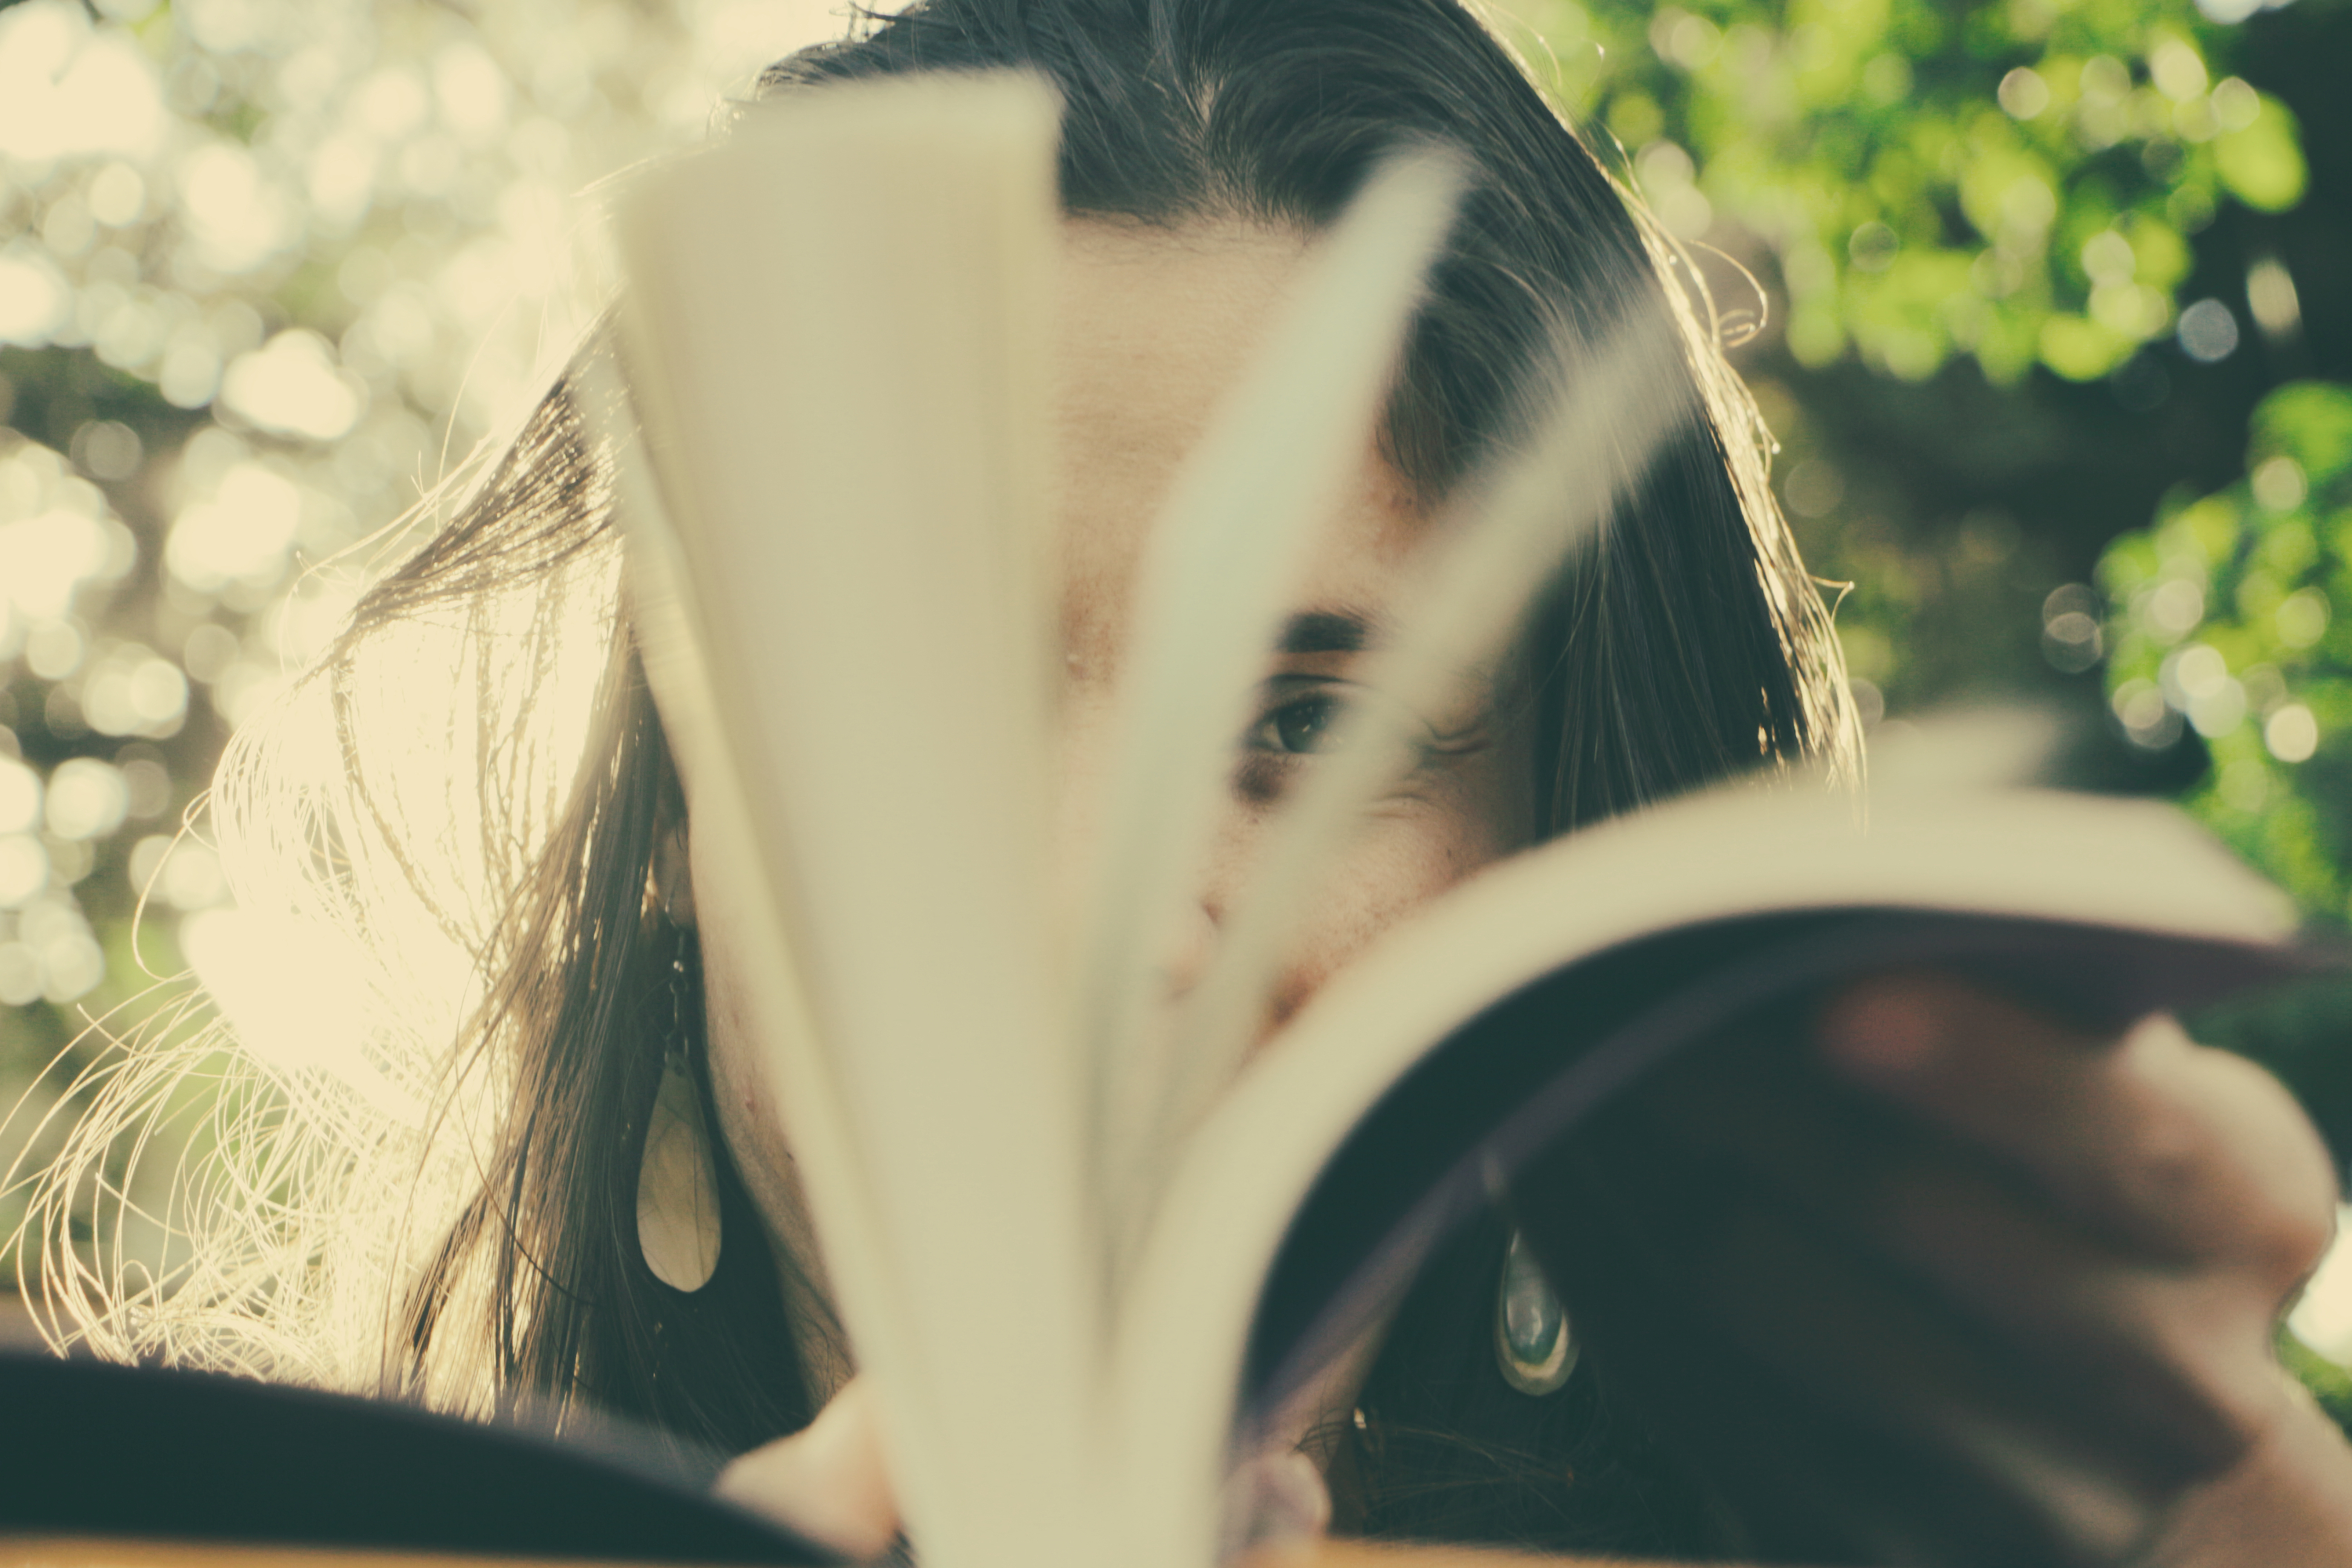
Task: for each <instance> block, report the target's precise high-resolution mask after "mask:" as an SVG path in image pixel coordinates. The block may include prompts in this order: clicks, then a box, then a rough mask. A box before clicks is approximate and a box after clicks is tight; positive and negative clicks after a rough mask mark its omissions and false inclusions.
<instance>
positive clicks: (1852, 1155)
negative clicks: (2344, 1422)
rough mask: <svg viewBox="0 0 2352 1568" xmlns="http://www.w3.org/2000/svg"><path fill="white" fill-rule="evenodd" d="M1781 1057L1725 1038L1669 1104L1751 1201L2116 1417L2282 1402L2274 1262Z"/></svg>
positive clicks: (2190, 1424)
mask: <svg viewBox="0 0 2352 1568" xmlns="http://www.w3.org/2000/svg"><path fill="white" fill-rule="evenodd" d="M1774 1060H1775V1058H1772V1057H1770V1056H1769V1055H1767V1054H1765V1053H1759V1052H1749V1053H1747V1054H1746V1055H1745V1056H1741V1055H1739V1054H1737V1053H1734V1054H1730V1055H1729V1057H1728V1059H1727V1060H1725V1061H1723V1062H1721V1063H1720V1064H1718V1066H1717V1069H1716V1072H1715V1074H1714V1082H1713V1083H1711V1084H1710V1085H1709V1089H1710V1090H1711V1092H1708V1093H1704V1094H1698V1095H1688V1096H1685V1097H1684V1098H1683V1099H1682V1100H1680V1101H1679V1102H1678V1103H1677V1104H1676V1105H1675V1107H1674V1108H1673V1112H1672V1114H1673V1118H1674V1123H1673V1125H1674V1131H1675V1136H1676V1137H1678V1138H1689V1139H1691V1140H1692V1142H1694V1144H1703V1145H1705V1146H1706V1147H1708V1148H1710V1149H1712V1150H1713V1151H1714V1152H1715V1153H1716V1156H1717V1158H1723V1157H1725V1156H1729V1157H1731V1158H1732V1159H1734V1160H1736V1161H1737V1162H1738V1173H1737V1174H1736V1175H1735V1176H1733V1177H1732V1179H1730V1180H1728V1181H1727V1182H1726V1183H1725V1185H1726V1186H1727V1189H1728V1190H1730V1191H1732V1192H1734V1193H1738V1194H1748V1195H1750V1196H1751V1197H1752V1199H1753V1200H1754V1201H1753V1203H1751V1204H1750V1205H1749V1206H1750V1207H1751V1208H1753V1207H1758V1206H1763V1205H1769V1207H1770V1208H1772V1209H1774V1210H1777V1211H1780V1212H1781V1213H1784V1214H1786V1215H1790V1216H1792V1219H1791V1223H1801V1224H1803V1225H1806V1226H1811V1227H1814V1228H1817V1229H1819V1230H1821V1231H1822V1232H1823V1233H1825V1234H1826V1235H1828V1236H1830V1237H1833V1238H1835V1240H1836V1242H1837V1244H1838V1245H1840V1246H1842V1247H1845V1248H1847V1249H1849V1250H1851V1251H1852V1252H1853V1253H1854V1254H1855V1255H1856V1256H1857V1257H1860V1258H1872V1259H1875V1260H1877V1261H1878V1262H1879V1263H1880V1264H1882V1265H1883V1267H1885V1268H1887V1269H1889V1270H1892V1271H1894V1272H1895V1273H1896V1274H1898V1275H1899V1276H1901V1277H1902V1278H1903V1279H1906V1280H1908V1281H1909V1282H1910V1283H1911V1284H1912V1285H1913V1286H1914V1287H1916V1289H1919V1290H1921V1291H1924V1292H1926V1293H1927V1294H1928V1295H1930V1296H1932V1297H1934V1298H1936V1299H1938V1300H1941V1301H1943V1302H1945V1303H1948V1305H1949V1306H1950V1307H1951V1308H1953V1309H1955V1310H1957V1311H1958V1313H1960V1314H1961V1315H1962V1316H1964V1317H1965V1318H1966V1319H1967V1320H1969V1321H1972V1322H1974V1323H1976V1324H1978V1325H1979V1326H1980V1327H1981V1328H1982V1329H1983V1330H1984V1331H1987V1332H1988V1333H1989V1334H1990V1336H1992V1337H1993V1339H1994V1340H1995V1341H1996V1342H1998V1343H2000V1345H2003V1346H2005V1347H2006V1352H2005V1353H2008V1354H2011V1355H2013V1356H2015V1357H2019V1358H2022V1359H2024V1360H2026V1361H2029V1362H2034V1363H2046V1366H2047V1371H2046V1372H2044V1373H2039V1374H2037V1375H2038V1376H2039V1377H2041V1378H2042V1381H2043V1383H2044V1384H2045V1385H2046V1386H2047V1388H2048V1391H2049V1393H2050V1394H2051V1395H2052V1396H2053V1398H2057V1399H2061V1400H2064V1401H2068V1402H2071V1403H2073V1404H2075V1405H2080V1406H2081V1407H2082V1408H2083V1409H2084V1410H2085V1411H2086V1412H2091V1411H2095V1412H2101V1413H2104V1415H2103V1416H2102V1418H2103V1419H2109V1420H2113V1421H2117V1422H2122V1423H2125V1424H2127V1425H2130V1426H2137V1427H2144V1428H2147V1429H2150V1430H2156V1431H2174V1432H2179V1433H2184V1434H2189V1435H2190V1436H2191V1437H2192V1438H2193V1439H2194V1440H2195V1441H2197V1442H2198V1443H2199V1444H2200V1446H2203V1447H2209V1448H2210V1447H2215V1446H2217V1445H2218V1446H2219V1447H2221V1448H2226V1447H2228V1446H2229V1445H2230V1444H2231V1443H2233V1442H2238V1441H2242V1440H2243V1439H2244V1437H2245V1435H2246V1434H2247V1433H2249V1432H2251V1431H2252V1430H2253V1429H2254V1428H2255V1427H2257V1426H2260V1425H2262V1424H2263V1423H2265V1422H2267V1421H2268V1420H2270V1419H2271V1418H2272V1417H2273V1415H2275V1405H2276V1394H2277V1380H2276V1377H2275V1375H2274V1370H2273V1365H2272V1360H2271V1355H2270V1349H2269V1345H2270V1334H2271V1325H2272V1321H2273V1314H2274V1311H2275V1309H2276V1305H2277V1302H2276V1299H2275V1296H2274V1295H2273V1293H2272V1291H2271V1290H2270V1289H2269V1288H2268V1287H2267V1286H2265V1285H2264V1284H2263V1282H2262V1281H2261V1280H2259V1279H2250V1278H2249V1277H2248V1275H2247V1274H2246V1272H2245V1271H2243V1270H2241V1269H2237V1268H2179V1267H2178V1266H2177V1265H2175V1264H2172V1263H2170V1262H2168V1261H2166V1260H2162V1259H2157V1258H2150V1257H2149V1256H2148V1255H2147V1252H2146V1251H2145V1250H2143V1249H2140V1248H2137V1247H2122V1246H2118V1245H2117V1244H2116V1243H2115V1242H2113V1241H2112V1240H2110V1239H2108V1238H2105V1237H2101V1236H2099V1235H2096V1234H2094V1233H2093V1232H2092V1231H2091V1229H2090V1228H2089V1227H2086V1226H2084V1225H2083V1224H2082V1223H2081V1222H2080V1221H2078V1220H2077V1219H2075V1218H2074V1216H2072V1215H2069V1214H2067V1213H2066V1212H2064V1211H2063V1209H2062V1208H2060V1207H2059V1206H2058V1205H2054V1204H2053V1203H2052V1202H2051V1201H2050V1200H2049V1198H2048V1196H2047V1195H2046V1194H2044V1193H2043V1192H2042V1191H2041V1190H2040V1188H2039V1187H2038V1185H2037V1184H2034V1183H2032V1182H2031V1181H2029V1180H2026V1179H2024V1178H2022V1177H2021V1176H2020V1175H2019V1174H2018V1173H2017V1172H2016V1171H2015V1170H2014V1169H2013V1168H2012V1167H2011V1166H2010V1165H2008V1164H2007V1163H2005V1162H2001V1161H1999V1160H1996V1159H1992V1158H1990V1157H1988V1156H1987V1155H1985V1154H1984V1153H1983V1152H1981V1151H1980V1150H1979V1149H1977V1148H1975V1147H1974V1146H1973V1145H1971V1144H1969V1142H1965V1141H1963V1140H1961V1139H1958V1138H1957V1137H1955V1136H1952V1135H1949V1134H1947V1133H1945V1132H1943V1131H1941V1130H1940V1129H1937V1128H1935V1127H1932V1126H1928V1125H1927V1124H1925V1123H1923V1122H1920V1121H1916V1119H1915V1118H1913V1117H1912V1116H1911V1115H1910V1113H1909V1112H1907V1111H1906V1110H1902V1109H1901V1108H1898V1107H1890V1106H1885V1105H1883V1104H1879V1103H1877V1102H1874V1101H1872V1100H1864V1099H1863V1098H1861V1097H1857V1096H1853V1095H1851V1094H1845V1093H1840V1092H1836V1091H1835V1090H1834V1089H1832V1087H1831V1086H1826V1085H1820V1084H1809V1083H1808V1082H1807V1075H1805V1074H1803V1073H1802V1072H1790V1071H1787V1070H1780V1071H1775V1070H1773V1066H1774ZM1734 1212H1738V1211H1734ZM2200 1434H2202V1435H2203V1436H2197V1435H2200Z"/></svg>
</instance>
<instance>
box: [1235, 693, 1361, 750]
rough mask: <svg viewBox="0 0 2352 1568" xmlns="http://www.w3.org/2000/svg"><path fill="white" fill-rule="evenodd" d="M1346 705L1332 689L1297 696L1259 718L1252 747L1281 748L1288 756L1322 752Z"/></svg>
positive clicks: (1258, 748) (1329, 740)
mask: <svg viewBox="0 0 2352 1568" xmlns="http://www.w3.org/2000/svg"><path fill="white" fill-rule="evenodd" d="M1346 706H1347V705H1346V703H1344V702H1343V701H1342V700H1340V699H1339V697H1338V696H1336V695H1334V694H1333V693H1331V692H1328V691H1318V692H1314V693H1312V694H1310V695H1308V696H1305V697H1294V698H1292V699H1291V700H1288V701H1287V702H1285V703H1283V704H1281V705H1280V706H1279V707H1276V708H1275V709H1273V710H1270V711H1268V712H1267V713H1266V714H1265V717H1263V718H1261V719H1260V720H1259V721H1257V724H1256V727H1255V729H1253V730H1252V731H1250V737H1249V744H1250V749H1251V750H1252V751H1257V752H1281V753H1282V754H1284V755H1286V756H1305V755H1308V754H1311V753H1313V752H1320V751H1322V750H1324V749H1325V748H1326V747H1328V746H1329V745H1330V744H1331V741H1332V738H1333V731H1334V730H1335V729H1336V728H1337V726H1338V725H1339V715H1340V714H1341V713H1342V712H1343V711H1344V710H1345V709H1346Z"/></svg>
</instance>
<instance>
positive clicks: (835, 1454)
mask: <svg viewBox="0 0 2352 1568" xmlns="http://www.w3.org/2000/svg"><path fill="white" fill-rule="evenodd" d="M713 1490H714V1491H716V1492H717V1493H718V1495H719V1496H720V1497H722V1498H724V1499H726V1500H728V1501H729V1502H731V1503H735V1504H737V1505H739V1506H740V1507H743V1508H747V1509H750V1510H751V1511H753V1512H754V1513H761V1514H765V1515H766V1516H767V1517H768V1518H770V1519H772V1520H775V1521H778V1522H779V1523H781V1524H783V1525H786V1526H788V1527H789V1528H791V1529H792V1530H793V1531H797V1532H798V1533H800V1534H802V1535H804V1536H806V1537H808V1538H809V1539H810V1540H811V1541H813V1542H816V1543H817V1544H818V1545H821V1546H827V1547H830V1548H832V1549H833V1550H834V1551H835V1552H840V1553H841V1554H842V1555H843V1556H845V1557H848V1558H852V1559H855V1560H856V1561H858V1562H865V1561H867V1560H868V1559H871V1558H875V1557H879V1556H880V1555H882V1553H883V1552H887V1551H888V1550H889V1548H890V1543H891V1542H893V1541H895V1540H897V1539H898V1494H897V1492H896V1491H895V1490H894V1489H892V1487H891V1485H890V1472H889V1468H888V1467H887V1464H886V1463H885V1461H884V1458H883V1452H882V1432H881V1409H880V1407H879V1405H877V1402H876V1400H875V1397H874V1390H873V1388H872V1387H871V1386H870V1385H869V1384H866V1381H865V1380H864V1379H863V1378H852V1379H850V1380H849V1382H848V1383H846V1384H844V1385H843V1386H842V1390H841V1392H840V1393H838V1394H835V1395H834V1396H833V1400H832V1402H831V1403H830V1404H828V1405H826V1406H825V1407H824V1409H823V1410H820V1411H818V1412H817V1417H816V1419H815V1420H814V1421H812V1422H810V1423H809V1424H808V1426H805V1427H803V1429H801V1430H800V1431H798V1432H795V1433H793V1435H792V1436H789V1437H779V1438H777V1439H776V1440H775V1441H774V1442H772V1443H767V1444H763V1445H761V1447H757V1448H754V1449H752V1450H751V1452H750V1453H748V1454H743V1455H740V1456H739V1457H737V1458H736V1459H735V1460H734V1461H733V1462H732V1463H730V1465H729V1466H728V1467H727V1468H725V1469H724V1470H721V1471H720V1472H719V1481H718V1484H717V1486H716V1487H714V1488H713Z"/></svg>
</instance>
